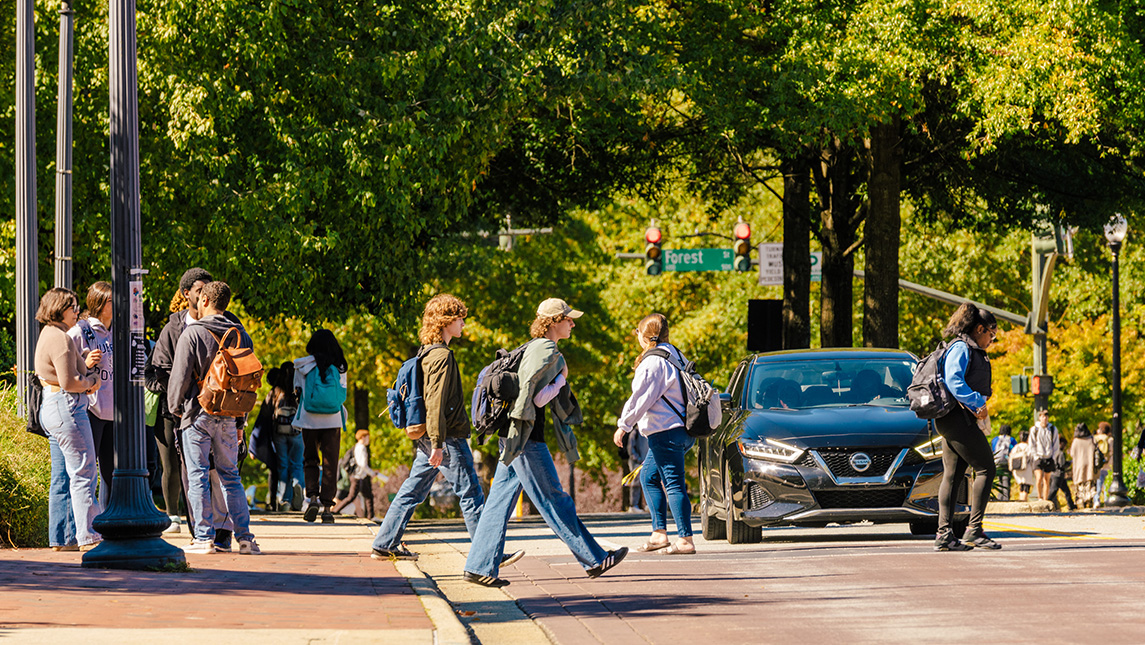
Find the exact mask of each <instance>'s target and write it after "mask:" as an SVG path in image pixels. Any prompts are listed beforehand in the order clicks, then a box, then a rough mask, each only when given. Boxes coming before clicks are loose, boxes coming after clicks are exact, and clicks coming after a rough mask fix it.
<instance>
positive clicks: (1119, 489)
mask: <svg viewBox="0 0 1145 645" xmlns="http://www.w3.org/2000/svg"><path fill="white" fill-rule="evenodd" d="M1109 250H1110V251H1112V252H1113V419H1112V424H1111V425H1112V426H1113V449H1112V451H1111V452H1112V453H1113V454H1112V455H1110V466H1109V477H1110V479H1111V481H1110V484H1109V497H1108V498H1107V499H1106V501H1105V505H1106V506H1127V505H1128V504H1129V495H1128V492H1129V491H1128V489H1126V488H1125V481H1124V480H1123V479H1122V473H1121V294H1120V293H1119V292H1120V290H1121V289H1120V285H1119V284H1118V262H1117V255H1118V253H1120V251H1121V244H1120V243H1113V244H1110V245H1109Z"/></svg>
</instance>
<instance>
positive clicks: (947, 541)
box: [934, 530, 973, 551]
mask: <svg viewBox="0 0 1145 645" xmlns="http://www.w3.org/2000/svg"><path fill="white" fill-rule="evenodd" d="M972 548H973V547H971V546H969V545H966V544H963V543H961V542H959V541H958V538H956V537H954V532H953V531H949V530H947V531H943V532H942V533H939V534H938V536H937V537H935V538H934V550H935V551H969V550H970V549H972Z"/></svg>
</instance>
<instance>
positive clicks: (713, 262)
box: [664, 249, 733, 271]
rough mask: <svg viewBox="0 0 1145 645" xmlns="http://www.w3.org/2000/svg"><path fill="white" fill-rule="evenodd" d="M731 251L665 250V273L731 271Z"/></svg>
mask: <svg viewBox="0 0 1145 645" xmlns="http://www.w3.org/2000/svg"><path fill="white" fill-rule="evenodd" d="M732 255H733V254H732V250H731V249H685V250H681V251H673V250H670V249H664V270H665V271H731V270H732Z"/></svg>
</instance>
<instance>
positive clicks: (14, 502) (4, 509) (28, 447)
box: [0, 385, 51, 547]
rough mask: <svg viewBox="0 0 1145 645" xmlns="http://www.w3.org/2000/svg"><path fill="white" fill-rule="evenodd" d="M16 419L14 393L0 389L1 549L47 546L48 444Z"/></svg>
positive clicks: (10, 389)
mask: <svg viewBox="0 0 1145 645" xmlns="http://www.w3.org/2000/svg"><path fill="white" fill-rule="evenodd" d="M24 428H25V424H24V420H23V419H21V418H19V417H17V416H16V390H15V388H14V387H11V386H4V385H0V546H6V547H46V546H48V483H49V480H50V478H51V460H50V457H49V454H48V440H47V439H44V438H43V437H41V436H39V435H34V434H31V433H29V432H27V431H26V430H25V429H24Z"/></svg>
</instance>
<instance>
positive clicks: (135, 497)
mask: <svg viewBox="0 0 1145 645" xmlns="http://www.w3.org/2000/svg"><path fill="white" fill-rule="evenodd" d="M108 38H109V41H110V43H109V45H110V46H109V47H108V50H109V56H108V59H109V60H108V63H109V67H110V73H109V74H108V85H109V88H110V94H111V106H110V107H111V110H110V124H109V125H110V128H109V129H110V132H111V138H110V148H111V285H112V301H111V302H112V304H111V307H112V312H113V313H112V316H113V318H114V320H115V324H114V325H113V327H112V334H113V335H112V347H114V351H113V353H112V370H113V373H114V374H115V378H114V379H113V380H112V386H113V387H114V388H115V397H114V400H115V423H114V428H115V472H114V474H113V476H112V478H111V496H110V499H109V501H108V507H107V510H105V511H104V512H103V513H102V514H101V515H100V516H99V517H97V518H96V519H95V523H94V524H95V530H97V531H99V532H100V533H101V534H102V535H103V538H104V539H103V543H102V544H100V545H99V546H97V547H96V548H94V549H92V550H91V551H88V552H87V553H85V554H84V556H83V566H84V567H89V568H98V569H156V568H162V567H164V566H167V565H172V564H180V563H185V562H186V558H185V557H184V555H183V550H182V549H180V548H179V547H177V546H174V545H173V544H169V543H167V542H165V541H164V540H163V538H162V537H161V535H162V533H163V529H165V528H167V527H168V526H169V525H170V523H171V520H170V519H168V517H167V515H166V514H165V513H161V512H159V509H157V508H155V502H154V501H153V500H152V498H151V491H150V490H149V488H148V486H147V458H146V455H145V447H144V446H145V444H144V443H143V433H144V427H143V414H144V413H143V362H144V360H143V359H144V351H143V350H144V345H143V343H144V342H145V341H144V339H143V303H142V300H141V299H142V296H143V293H142V292H143V282H142V279H143V278H142V276H143V273H145V272H144V271H142V270H141V269H140V265H141V264H142V256H143V253H142V247H141V237H140V221H139V103H138V101H137V98H136V91H137V87H138V76H137V72H136V59H135V52H136V49H135V0H112V1H111V2H110V4H109V7H108Z"/></svg>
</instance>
